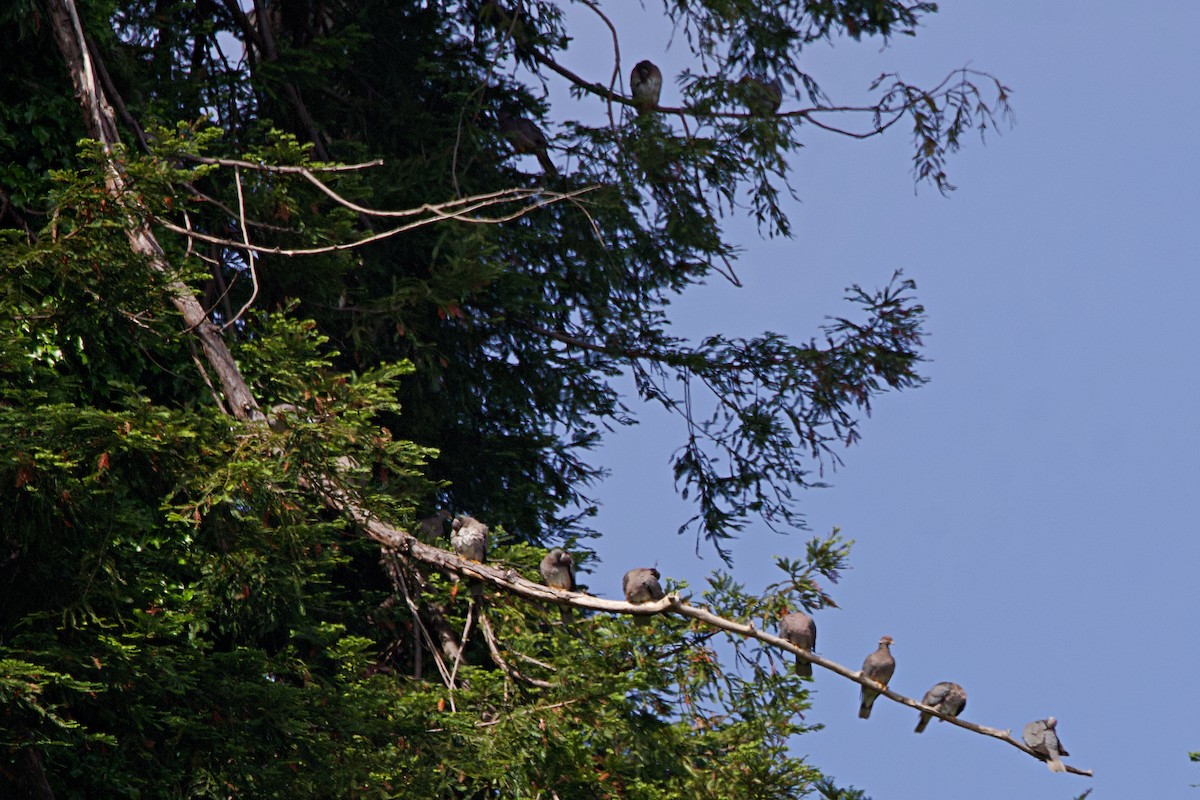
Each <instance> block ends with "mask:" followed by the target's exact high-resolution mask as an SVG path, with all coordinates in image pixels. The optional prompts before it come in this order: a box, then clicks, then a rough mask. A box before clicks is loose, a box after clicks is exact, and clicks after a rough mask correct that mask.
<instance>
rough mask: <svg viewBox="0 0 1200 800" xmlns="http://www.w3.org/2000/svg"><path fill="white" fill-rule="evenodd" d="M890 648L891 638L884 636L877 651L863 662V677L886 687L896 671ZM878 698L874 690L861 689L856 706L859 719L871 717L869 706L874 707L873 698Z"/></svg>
mask: <svg viewBox="0 0 1200 800" xmlns="http://www.w3.org/2000/svg"><path fill="white" fill-rule="evenodd" d="M891 646H892V637H890V636H884V637H883V638H882V639H880V640H879V649H878V650H876V651H875V652H874V653H871V655H869V656H867V660H866V661H864V662H863V667H862V674H863V677H865V678H870V679H871V680H873V681H877V682H879V683H882V684H883V685H884V686H885V687H886V686H887V683H888V681H890V680H891V679H892V673H893V672H895V671H896V659H894V658H892V651H891V650H890V649H889V648H890V647H891ZM878 696H879V692H877V691H875V690H874V689H868V688H867V687H866V686H864V687H862V692H861V694H860V697H861V699H860V701H859V704H858V716H859V718H861V719H866V718H867V717H869V716H871V706H873V705H875V698H876V697H878Z"/></svg>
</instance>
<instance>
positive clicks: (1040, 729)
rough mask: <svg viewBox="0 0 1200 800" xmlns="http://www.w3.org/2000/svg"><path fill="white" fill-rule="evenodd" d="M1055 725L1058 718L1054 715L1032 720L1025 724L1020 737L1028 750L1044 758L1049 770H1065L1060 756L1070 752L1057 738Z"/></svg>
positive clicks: (1056, 725)
mask: <svg viewBox="0 0 1200 800" xmlns="http://www.w3.org/2000/svg"><path fill="white" fill-rule="evenodd" d="M1057 727H1058V720H1056V719H1055V718H1054V717H1046V718H1045V719H1039V720H1034V721H1033V722H1031V723H1029V724H1028V725H1026V726H1025V730H1023V731H1022V732H1021V738H1022V739H1024V740H1025V744H1026V745H1028V746H1029V749H1030V750H1032V751H1033V752H1035V753H1037V754H1038V755H1040V756H1042V757H1043V758H1045V759H1046V766H1047V767H1049V768H1050V771H1051V772H1066V771H1067V767H1066V765H1065V764H1063V762H1062V757H1063V756H1068V755H1070V753H1068V752H1067V749H1066V748H1065V747H1063V745H1062V742H1060V741H1059V740H1058V732H1057V731H1056V730H1055V728H1057Z"/></svg>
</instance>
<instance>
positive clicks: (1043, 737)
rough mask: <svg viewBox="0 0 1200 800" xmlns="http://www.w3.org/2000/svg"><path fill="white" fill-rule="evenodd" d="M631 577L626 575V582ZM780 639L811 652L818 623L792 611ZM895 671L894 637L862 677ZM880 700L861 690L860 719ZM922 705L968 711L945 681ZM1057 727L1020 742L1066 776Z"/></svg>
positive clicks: (1045, 723)
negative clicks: (876, 700)
mask: <svg viewBox="0 0 1200 800" xmlns="http://www.w3.org/2000/svg"><path fill="white" fill-rule="evenodd" d="M628 577H629V576H628V575H626V578H628ZM626 596H627V597H628V591H626ZM631 602H632V601H631ZM779 635H780V636H782V637H783V638H784V639H785V640H787V641H788V642H790V643H791V644H794V645H795V646H796V647H799V648H801V649H803V650H810V651H811V650H813V649H814V648H815V647H816V646H817V626H816V623H814V622H813V619H812V617H810V616H809V615H808V614H805V613H804V612H803V611H792V612H791V613H788V614H785V615H784V616H783V619H782V620H780V622H779ZM895 671H896V659H895V658H894V657H892V637H890V636H884V637H883V638H881V639H880V640H879V648H878V649H876V650H875V652H873V653H871V654H870V655H869V656H867V658H866V660H865V661H863V666H862V675H863V677H866V678H870V679H871V680H873V681H875V682H876V683H879V684H882V685H883V687H884V688H887V683H888V681H889V680H891V679H892V674H893V673H894V672H895ZM796 674H797V675H800V676H802V677H806V678H811V677H812V664H811V663H810V662H809V661H808V659H806V658H805V657H804V656H802V655H799V654H797V656H796ZM878 696H879V692H877V691H875V690H874V689H869V688H867V687H866V686H863V687H862V691H861V693H860V694H859V703H858V716H859V718H860V719H867V718H868V717H870V716H871V707H872V706H874V705H875V698H876V697H878ZM921 702H922V703H923V704H924V705H927V706H930V707H931V708H935V709H937V711H938V713H940V714H943V715H945V716H947V717H957V716H958V715H959V714H961V713H962V711H963V709H964V708H966V707H967V692H966V690H965V689H963V687H961V686H959V685H958V684H957V683H954V682H952V681H942V682H941V683H937V684H934V686H933V688H932V689H930V690H929V691H928V692H926V693H925V697H924V698H922V699H921ZM931 719H933V715H932V714H929V713H928V712H925V711H922V712H921V716H920V718H919V719H918V720H917V727H916V732H917V733H921V732H923V731H924V730H925V726H926V725H928V724H929V720H931ZM940 721H941V720H939V722H940ZM1057 725H1058V720H1056V719H1055V718H1054V717H1047V718H1046V719H1039V720H1034V721H1033V722H1030V723H1029V724H1028V725H1026V726H1025V729H1024V730H1023V731H1022V732H1021V738H1023V739H1024V740H1025V744H1026V746H1028V747H1029V749H1030V750H1032V751H1033V752H1035V753H1037V754H1038V755H1040V756H1042V757H1043V758H1045V760H1046V766H1048V767H1049V768H1050V771H1051V772H1066V770H1067V768H1066V765H1064V764H1063V762H1062V757H1063V756H1066V755H1070V754H1069V753H1068V752H1067V751H1066V749H1065V748H1064V747H1063V746H1062V742H1061V741H1059V739H1058V733H1057V732H1056V731H1055V728H1056V726H1057Z"/></svg>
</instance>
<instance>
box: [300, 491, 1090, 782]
mask: <svg viewBox="0 0 1200 800" xmlns="http://www.w3.org/2000/svg"><path fill="white" fill-rule="evenodd" d="M305 483H306V484H307V485H308V486H309V487H310V488H314V489H316V490H317V491H318V492H319V493H320V494H321V495H322V497H323V498H324V501H325V503H326V504H327V505H328V506H329V507H330V508H333V509H335V510H337V511H339V512H340V513H342V514H344V515H346V516H347V517H348V518H349V519H351V520H353V521H354V522H355V523H356V524H358V525H359V526H361V527H362V528H363V530H365V531H366V533H367V535H368V536H370V537H371V538H372V539H374V540H375V541H377V542H379V543H381V544H383V545H385V546H387V547H391V548H395V549H396V550H398V551H399V552H401V553H404V554H406V555H408V556H410V557H412V558H414V559H416V560H418V561H421V562H423V563H425V564H429V565H431V566H435V567H438V568H439V569H443V570H448V571H450V572H456V573H458V574H460V575H462V576H464V577H468V578H475V579H477V580H481V581H485V582H487V583H489V584H491V585H492V586H493V587H494V588H496V589H499V590H501V591H504V592H508V593H510V594H514V595H517V596H519V597H525V598H528V599H530V600H537V601H539V602H546V603H555V604H558V605H564V606H572V607H574V608H583V609H591V610H592V611H603V612H607V613H610V614H631V615H633V614H637V615H641V616H645V615H648V614H665V613H674V614H678V615H680V616H682V617H687V618H689V619H694V620H697V621H699V622H701V623H703V624H704V625H707V626H709V627H712V628H717V629H720V630H724V631H729V632H730V633H734V634H737V635H739V636H742V637H744V638H747V639H757V640H758V641H760V642H763V643H764V644H768V645H770V646H772V647H776V648H779V649H780V650H784V651H786V652H788V653H792V654H794V655H799V656H802V657H804V658H806V659H808V660H809V661H811V662H812V663H813V664H816V665H817V666H819V667H822V668H824V669H827V670H829V671H830V672H833V673H836V674H837V675H840V676H841V677H843V678H846V679H847V680H850V681H853V682H854V683H858V684H861V685H863V686H867V687H869V688H871V689H873V690H875V691H878V692H879V693H880V694H882V695H883V696H885V697H887V698H888V699H889V700H892V701H894V702H896V703H900V704H901V705H905V706H908V707H910V708H913V709H915V710H917V711H921V712H924V713H926V714H930V715H932V716H935V717H937V718H938V719H941V720H945V721H946V722H949V723H950V724H952V725H957V726H958V727H960V728H965V729H967V730H969V731H974V732H975V733H979V734H983V735H984V736H990V737H992V738H994V739H999V740H1000V741H1002V742H1006V743H1007V744H1010V745H1012V746H1013V747H1015V748H1017V749H1018V750H1021V751H1022V752H1024V753H1027V754H1029V755H1031V756H1033V757H1034V758H1036V759H1038V760H1044V759H1042V757H1041V756H1040V755H1038V754H1037V753H1035V752H1034V751H1033V750H1032V749H1030V748H1029V747H1027V746H1026V745H1025V743H1024V742H1022V741H1020V740H1018V739H1015V738H1013V736H1012V732H1011V730H1010V729H1005V730H1001V729H999V728H991V727H988V726H986V725H979V724H977V723H974V722H968V721H967V720H963V719H959V718H957V717H951V716H948V715H946V714H942V713H941V712H940V711H939V710H938V709H936V708H933V707H931V706H927V705H924V704H923V703H920V702H918V701H917V700H914V699H912V698H911V697H905V696H904V695H902V694H900V693H898V692H896V691H893V690H892V689H888V688H886V687H884V686H883V685H882V684H879V683H877V682H875V681H873V680H871V679H870V678H867V677H864V676H862V675H861V674H860V673H859V672H858V671H857V670H851V669H849V668H847V667H844V666H842V665H841V664H839V663H837V662H836V661H831V660H830V659H827V658H825V657H823V656H819V655H817V654H816V653H813V652H812V651H809V650H803V649H801V648H799V647H796V646H795V645H793V644H791V643H790V642H788V641H786V640H784V639H782V638H780V637H779V636H776V635H774V634H771V633H767V632H765V631H760V630H758V629H757V628H756V627H754V625H751V624H747V623H742V622H737V621H735V620H731V619H727V618H725V617H722V616H720V615H718V614H714V613H713V612H711V611H709V610H708V609H707V608H704V607H702V606H696V605H692V604H691V603H689V602H688V601H687V600H686V599H684V598H681V597H679V595H677V594H671V595H668V596H666V597H664V598H663V599H661V600H656V601H654V602H651V603H640V604H634V603H629V602H626V601H624V600H607V599H605V598H601V597H593V596H592V595H589V594H584V593H582V592H568V591H564V590H561V589H552V588H550V587H549V586H545V585H543V584H540V583H534V582H533V581H530V580H527V579H525V578H523V577H521V576H520V575H519V574H518V573H517V571H516V570H514V569H512V568H500V567H493V566H489V565H487V564H480V563H478V562H476V561H468V560H467V559H464V558H460V557H459V556H458V555H456V554H454V553H451V552H449V551H447V550H442V549H441V548H437V547H433V546H432V545H428V544H425V543H424V542H421V541H419V540H418V539H417V538H416V537H414V536H412V535H411V534H409V533H406V532H405V531H402V530H400V529H399V528H396V527H393V526H392V525H389V524H387V523H386V522H383V521H382V520H378V519H376V518H374V517H373V516H372V515H371V514H369V513H367V512H366V511H364V510H363V509H362V508H361V507H360V506H359V505H357V503H355V502H354V501H353V500H352V499H351V498H350V497H349V496H348V495H347V494H346V492H345V491H343V490H342V489H340V488H339V487H337V486H336V485H334V484H333V483H332V482H331V481H329V480H328V479H326V478H322V477H317V478H315V479H312V480H308V481H305ZM1067 771H1068V772H1071V773H1074V774H1076V775H1084V776H1087V777H1091V776H1092V771H1091V770H1085V769H1079V768H1077V767H1072V766H1068V767H1067Z"/></svg>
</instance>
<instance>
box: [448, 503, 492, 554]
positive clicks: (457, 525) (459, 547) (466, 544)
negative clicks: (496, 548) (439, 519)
mask: <svg viewBox="0 0 1200 800" xmlns="http://www.w3.org/2000/svg"><path fill="white" fill-rule="evenodd" d="M450 528H451V530H450V544H452V545H453V546H454V552H456V553H458V554H459V555H460V556H462V557H463V558H469V559H471V560H472V561H480V562H482V561H483V560H484V559H485V558H487V536H488V526H487V525H484V524H483V523H482V522H480V521H479V520H477V519H475V518H474V517H469V516H467V515H465V514H459V515H458V516H457V517H455V518H454V522H453V524H452V525H451V526H450Z"/></svg>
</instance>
